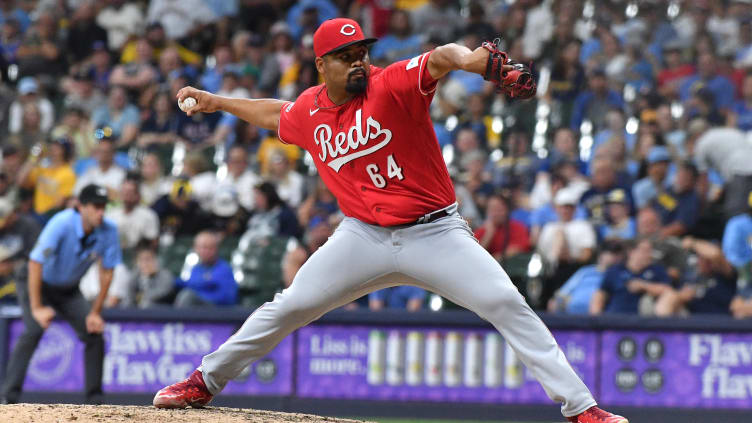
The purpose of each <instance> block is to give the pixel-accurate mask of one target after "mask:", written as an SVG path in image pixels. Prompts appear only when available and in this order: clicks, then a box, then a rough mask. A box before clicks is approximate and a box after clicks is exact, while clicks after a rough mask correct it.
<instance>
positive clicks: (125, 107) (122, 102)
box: [91, 85, 141, 147]
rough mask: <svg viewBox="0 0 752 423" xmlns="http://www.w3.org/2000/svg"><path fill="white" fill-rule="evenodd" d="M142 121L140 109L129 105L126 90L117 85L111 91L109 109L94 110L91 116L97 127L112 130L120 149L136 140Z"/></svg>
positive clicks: (108, 101)
mask: <svg viewBox="0 0 752 423" xmlns="http://www.w3.org/2000/svg"><path fill="white" fill-rule="evenodd" d="M140 120H141V118H140V116H139V111H138V108H137V107H136V106H134V105H132V104H130V103H128V94H127V93H126V92H125V88H123V87H120V86H117V85H114V86H113V87H112V88H111V89H110V95H109V97H108V99H107V107H101V108H98V109H96V110H94V113H92V116H91V121H92V123H93V124H94V126H95V127H97V128H105V127H109V128H111V129H112V138H113V139H115V140H116V141H117V145H118V147H120V146H123V145H128V144H130V143H131V142H132V141H133V140H134V139H135V138H136V136H137V135H138V126H139V124H140Z"/></svg>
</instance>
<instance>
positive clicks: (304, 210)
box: [0, 0, 752, 318]
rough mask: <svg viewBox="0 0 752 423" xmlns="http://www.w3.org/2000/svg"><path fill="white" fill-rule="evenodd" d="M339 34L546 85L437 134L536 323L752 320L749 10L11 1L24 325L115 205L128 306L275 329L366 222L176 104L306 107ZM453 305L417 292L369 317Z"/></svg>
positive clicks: (599, 4) (276, 150) (347, 1)
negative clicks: (326, 252)
mask: <svg viewBox="0 0 752 423" xmlns="http://www.w3.org/2000/svg"><path fill="white" fill-rule="evenodd" d="M337 16H350V17H352V18H354V19H357V20H358V21H359V22H360V23H361V24H362V26H363V28H364V31H365V33H366V34H371V35H373V36H375V37H379V38H380V41H379V42H378V43H377V44H375V45H374V46H373V48H372V49H371V51H370V56H371V60H372V62H373V64H375V65H377V66H386V65H388V64H390V63H392V62H395V61H400V60H405V59H410V58H412V57H414V56H416V55H418V54H420V53H421V52H423V51H427V50H430V49H432V48H433V47H435V46H437V45H440V44H443V43H448V42H457V43H462V44H464V45H467V46H468V47H470V48H475V47H477V46H479V45H480V44H481V42H483V41H484V40H492V39H494V38H497V37H500V38H501V43H502V46H503V48H504V49H505V50H506V51H508V52H509V55H510V57H512V58H514V59H515V60H517V61H520V62H532V63H533V64H534V65H533V68H534V72H535V73H536V76H537V77H538V81H539V82H538V86H539V94H538V96H537V98H536V99H534V100H530V101H514V100H510V99H507V98H504V97H503V96H500V95H497V94H496V93H495V92H494V91H493V87H492V86H490V84H488V83H486V82H484V81H483V79H482V78H481V77H480V76H478V75H473V74H468V73H463V72H455V73H452V74H450V75H448V76H447V77H446V78H444V80H442V81H441V83H440V85H439V89H438V91H437V94H436V96H435V99H434V101H433V103H432V106H431V107H432V108H431V113H432V117H433V119H434V127H435V131H436V135H437V138H438V141H439V144H440V147H441V148H442V151H443V153H444V158H445V161H446V162H447V166H448V167H449V169H450V174H451V175H452V177H453V180H454V183H455V190H456V193H457V198H458V201H459V204H460V213H461V214H462V215H463V216H464V217H465V218H466V219H467V220H468V222H469V223H470V224H471V226H472V227H473V228H474V230H475V235H476V237H477V239H478V241H479V242H480V243H481V244H482V245H483V247H484V248H486V249H487V250H488V252H489V253H490V254H492V255H493V256H494V257H495V258H496V259H497V260H499V261H500V263H501V264H502V265H503V266H504V267H505V269H507V271H508V272H509V274H510V276H511V277H512V279H513V281H514V282H515V283H516V284H517V285H518V287H519V288H520V290H521V292H523V294H525V296H526V298H527V299H528V301H529V302H530V303H531V304H532V305H534V306H535V307H536V308H538V309H541V310H548V311H550V312H561V313H580V314H588V313H589V314H600V313H633V314H636V313H640V314H643V315H657V316H671V315H686V314H687V313H717V314H731V315H733V316H735V317H737V318H743V317H750V316H752V1H749V0H716V1H709V0H706V1H703V0H697V1H694V0H693V1H678V0H677V1H657V0H656V1H641V2H628V1H617V0H612V1H592V0H588V1H582V0H517V1H514V0H506V1H490V0H456V1H455V0H301V1H289V0H278V1H272V0H152V1H126V0H102V1H93V0H38V1H36V0H0V26H1V28H0V76H1V77H2V83H0V140H1V142H0V148H1V149H2V167H1V168H0V302H4V303H6V304H12V303H13V302H14V301H15V298H14V293H15V288H14V283H25V273H26V272H25V267H26V261H27V258H28V252H29V250H30V249H31V247H32V246H33V244H34V239H35V237H36V234H37V233H38V231H39V228H40V227H41V225H43V224H44V223H45V222H46V221H47V220H48V219H49V218H50V217H51V216H52V215H53V214H55V213H56V212H58V211H60V210H62V209H64V208H66V207H71V206H73V205H74V203H75V198H76V195H77V194H78V192H79V191H80V189H81V188H82V187H84V186H86V185H87V184H90V183H97V184H100V185H102V186H104V187H106V188H107V191H108V194H109V197H110V203H109V206H108V208H107V211H106V216H107V217H108V218H110V219H111V220H112V221H114V222H115V223H116V224H117V226H118V228H119V236H120V243H121V247H122V248H123V253H124V260H123V263H122V264H121V265H119V266H118V267H117V268H116V269H115V276H114V281H113V285H112V288H111V290H110V296H109V299H108V301H107V305H108V306H111V307H115V306H125V307H131V306H137V307H150V306H155V305H167V304H169V305H174V306H177V307H196V306H203V305H215V306H227V305H236V304H237V305H242V306H247V307H253V306H257V305H259V304H261V303H263V302H264V301H266V300H268V299H270V298H271V297H272V296H273V294H274V293H275V292H277V291H279V290H281V289H283V288H284V287H285V286H288V285H289V284H290V283H291V281H292V279H293V277H294V276H295V273H296V271H297V270H298V269H299V268H300V267H301V266H302V265H303V263H304V262H305V261H306V259H307V258H308V257H309V256H310V255H311V254H312V253H313V252H314V251H316V249H317V248H318V247H320V246H321V245H322V244H323V243H324V242H326V240H327V237H328V236H329V235H330V234H331V233H332V231H333V230H334V228H336V225H337V224H338V222H339V220H340V219H341V218H342V215H341V213H340V211H339V209H338V207H337V202H336V200H335V199H334V197H333V196H332V194H331V193H330V192H329V191H328V190H327V188H326V187H325V186H324V185H323V183H322V182H321V180H320V179H319V178H318V176H317V175H316V171H315V168H314V166H313V161H312V159H311V158H310V156H307V154H306V153H305V152H303V151H301V150H299V149H298V148H297V147H295V146H291V145H284V144H282V143H280V142H279V140H278V138H277V134H275V133H273V132H268V131H265V130H262V129H259V128H257V127H254V126H252V125H249V124H247V123H245V122H243V121H240V120H238V119H237V118H235V117H234V116H232V115H228V114H220V113H214V114H205V115H204V114H198V115H194V116H192V117H188V116H187V115H186V114H184V113H182V112H180V111H179V110H178V108H177V105H176V102H175V94H176V92H177V90H178V89H180V88H182V87H183V86H186V85H192V86H196V87H199V88H201V89H204V90H207V91H210V92H214V93H219V94H221V95H226V96H235V97H253V98H262V97H276V98H282V99H289V100H293V99H295V98H296V96H297V95H298V94H299V93H301V92H302V91H303V90H305V89H306V88H308V87H310V86H312V85H316V84H318V83H320V82H321V80H320V78H319V76H318V73H317V70H316V67H315V64H314V58H315V55H314V53H313V46H312V44H313V42H312V33H313V31H314V30H315V29H316V28H317V26H318V24H320V23H321V22H322V21H323V20H325V19H329V18H333V17H337ZM332 271H339V269H332ZM96 272H97V269H96V266H93V270H91V271H90V272H89V274H87V276H86V277H84V280H83V281H82V283H81V290H82V291H83V293H84V295H85V296H86V297H87V298H94V297H95V296H96V295H97V292H98V286H99V285H98V279H97V275H96ZM429 302H431V301H429V300H428V294H427V293H426V292H424V291H422V290H420V289H418V288H414V287H395V288H390V289H388V290H383V291H379V292H377V293H374V294H372V295H370V296H369V297H368V298H367V299H365V300H363V302H361V303H354V304H351V305H349V306H347V307H348V308H356V307H370V308H372V309H375V310H376V309H382V308H393V307H396V308H407V309H410V310H416V309H420V308H423V307H427V306H428V303H429Z"/></svg>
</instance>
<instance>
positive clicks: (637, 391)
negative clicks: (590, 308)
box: [600, 331, 752, 408]
mask: <svg viewBox="0 0 752 423" xmlns="http://www.w3.org/2000/svg"><path fill="white" fill-rule="evenodd" d="M602 336H603V338H602V343H601V346H602V351H601V383H600V386H601V395H600V397H601V401H603V402H604V403H608V404H614V405H629V406H660V407H701V408H712V407H714V408H752V334H708V333H684V332H623V331H618V332H617V331H605V332H603V335H602Z"/></svg>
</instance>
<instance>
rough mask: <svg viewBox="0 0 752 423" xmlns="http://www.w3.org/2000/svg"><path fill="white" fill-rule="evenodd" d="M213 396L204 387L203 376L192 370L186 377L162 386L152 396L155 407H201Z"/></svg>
mask: <svg viewBox="0 0 752 423" xmlns="http://www.w3.org/2000/svg"><path fill="white" fill-rule="evenodd" d="M213 397H214V396H213V395H212V394H211V392H209V390H208V389H207V388H206V384H205V383H204V376H203V375H202V374H201V372H199V371H198V370H194V371H193V373H191V376H190V377H188V379H186V380H184V381H182V382H178V383H176V384H173V385H170V386H167V387H165V388H162V389H160V390H159V392H157V395H155V396H154V406H155V407H157V408H188V407H193V408H201V407H203V406H205V405H206V404H208V403H209V401H211V400H212V398H213Z"/></svg>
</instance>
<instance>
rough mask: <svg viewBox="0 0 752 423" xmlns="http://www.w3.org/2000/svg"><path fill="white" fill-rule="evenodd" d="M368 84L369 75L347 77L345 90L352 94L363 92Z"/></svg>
mask: <svg viewBox="0 0 752 423" xmlns="http://www.w3.org/2000/svg"><path fill="white" fill-rule="evenodd" d="M367 86H368V77H367V76H365V75H363V76H362V77H361V78H347V85H345V91H347V92H348V93H350V94H362V93H364V92H365V91H366V87H367Z"/></svg>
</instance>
